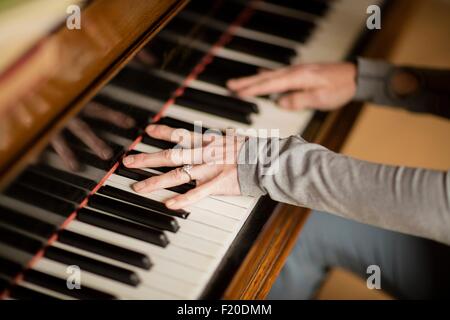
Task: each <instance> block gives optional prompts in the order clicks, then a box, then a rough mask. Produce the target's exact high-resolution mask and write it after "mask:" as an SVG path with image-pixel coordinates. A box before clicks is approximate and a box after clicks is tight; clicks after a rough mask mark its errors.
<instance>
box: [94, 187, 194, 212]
mask: <svg viewBox="0 0 450 320" xmlns="http://www.w3.org/2000/svg"><path fill="white" fill-rule="evenodd" d="M98 193H100V194H104V195H106V196H109V197H111V198H115V199H119V200H123V201H127V202H130V203H132V204H135V205H138V206H142V207H145V208H147V209H149V210H152V211H155V212H158V213H162V214H166V215H169V216H175V217H178V218H183V219H186V218H187V217H188V216H189V212H187V211H186V210H182V209H180V210H172V209H169V208H167V207H166V205H165V204H164V203H161V202H158V201H155V200H152V199H149V198H147V197H143V196H140V195H137V194H134V193H131V192H127V191H124V190H120V189H117V188H114V187H112V186H103V187H101V188H100V189H99V190H98Z"/></svg>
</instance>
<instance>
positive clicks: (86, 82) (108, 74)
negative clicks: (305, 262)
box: [0, 0, 398, 299]
mask: <svg viewBox="0 0 450 320" xmlns="http://www.w3.org/2000/svg"><path fill="white" fill-rule="evenodd" d="M373 2H374V1H356V2H355V1H353V0H335V1H324V0H307V1H301V2H300V1H291V0H283V1H271V0H266V1H257V2H252V3H250V2H249V3H247V2H246V1H237V0H236V1H217V2H214V3H210V4H206V3H205V2H201V1H193V2H191V3H190V4H188V5H187V7H186V8H184V9H183V10H182V11H181V12H180V13H179V14H178V15H176V17H175V18H173V19H172V20H171V21H170V23H169V24H168V25H167V26H165V27H164V28H163V30H162V31H161V32H158V33H157V34H156V35H155V30H159V28H160V27H161V26H162V25H163V24H164V22H165V21H166V18H167V17H170V16H172V15H173V13H174V12H177V10H179V9H180V8H181V6H182V4H181V3H175V1H173V2H171V1H167V2H159V1H154V2H152V1H150V2H145V1H140V2H139V3H138V2H137V5H136V8H132V7H129V6H128V7H127V10H124V9H125V8H124V7H123V4H124V3H125V2H121V1H109V2H107V1H96V2H94V3H92V4H90V5H89V6H88V7H87V8H86V9H85V10H84V12H85V14H86V16H88V17H87V19H88V20H89V19H92V20H90V22H91V23H92V24H93V25H92V26H87V28H88V30H91V29H90V28H91V27H92V28H93V29H95V30H97V32H99V33H98V34H97V35H100V34H101V35H103V34H106V33H108V31H110V35H109V36H107V37H106V38H104V39H103V41H101V39H100V38H102V37H100V38H98V37H97V36H92V34H91V35H89V34H84V35H83V34H81V35H78V36H76V37H75V39H73V40H75V41H80V43H79V45H80V46H81V47H80V48H78V50H82V49H86V50H87V51H88V52H91V55H87V56H86V57H85V59H86V61H84V62H83V64H82V65H75V66H74V67H76V68H77V69H76V70H74V69H69V71H73V72H78V74H77V75H76V76H74V77H70V76H69V77H67V75H65V77H63V78H57V79H51V81H49V82H48V83H46V84H44V85H42V87H41V88H40V89H39V90H37V94H42V93H46V94H47V95H42V96H40V98H41V99H42V100H44V101H45V103H47V104H48V105H49V106H51V108H49V109H51V111H49V112H50V114H45V117H43V118H41V119H40V121H41V122H40V123H39V124H38V125H37V126H36V127H33V130H32V132H29V133H30V135H29V136H27V138H26V139H25V138H24V141H23V143H22V144H21V145H16V146H14V148H7V149H5V150H6V151H7V152H6V151H5V152H4V153H3V151H4V150H2V163H1V169H2V185H3V186H6V187H5V189H4V191H3V193H2V194H0V211H1V215H0V290H1V291H2V292H3V297H4V298H13V299H20V298H62V299H109V298H118V299H195V298H201V297H221V296H223V297H225V298H263V297H264V296H265V295H266V294H267V292H268V290H269V288H270V284H271V283H273V281H274V279H275V277H276V275H277V273H278V272H279V270H280V269H281V267H282V264H283V261H284V259H285V258H286V256H287V254H288V252H289V248H290V247H291V246H292V244H293V243H294V242H295V239H296V236H297V234H298V232H299V230H300V228H301V225H302V223H303V222H304V221H305V219H306V213H305V212H306V211H304V210H302V209H299V208H296V209H295V210H292V208H291V207H289V206H279V205H278V207H277V209H276V210H275V212H273V209H274V207H275V206H276V204H275V203H274V202H272V201H270V200H269V199H267V198H261V199H255V198H251V197H221V196H212V197H208V198H206V199H204V200H202V201H200V202H198V203H197V204H195V205H193V206H191V207H189V208H185V210H170V209H167V208H166V207H165V206H164V204H163V203H162V202H163V201H164V200H165V199H167V198H168V197H171V196H173V195H175V194H179V193H183V192H186V191H187V190H190V189H191V188H193V185H192V184H184V185H181V186H178V187H174V188H169V189H164V190H159V191H155V192H152V193H150V194H147V195H145V196H143V195H139V194H136V193H135V192H134V191H133V190H132V189H131V188H130V185H131V184H132V183H133V182H135V181H139V180H142V179H145V178H147V177H150V176H153V175H157V174H160V173H161V172H166V171H167V170H169V169H168V168H157V169H141V170H136V169H127V168H124V167H123V166H121V165H120V159H121V158H122V156H123V155H124V154H125V153H134V152H154V151H157V150H160V149H165V148H171V147H172V146H173V145H172V144H170V143H167V142H163V141H159V140H155V139H151V138H149V137H146V136H145V135H144V134H143V129H144V128H145V126H146V125H147V124H148V123H149V122H151V121H153V122H156V123H162V124H167V125H170V126H172V127H179V128H186V129H189V130H192V128H193V123H194V121H201V122H202V124H203V126H204V127H206V128H214V129H220V130H223V129H226V128H229V127H233V128H243V129H250V128H253V129H260V128H261V129H279V130H280V133H281V135H282V136H287V135H290V134H297V133H303V134H304V135H306V137H307V138H309V139H310V140H316V141H318V142H324V143H325V144H328V145H330V144H329V143H328V142H329V141H328V140H327V139H328V138H329V135H327V134H324V132H325V131H324V129H323V128H325V129H328V130H334V129H335V127H334V125H335V124H336V123H337V122H336V119H338V117H337V116H332V117H331V119H332V120H333V121H331V120H327V121H325V125H324V126H321V127H320V130H319V132H318V134H317V132H316V130H315V124H316V123H317V119H319V120H320V119H321V118H323V116H320V115H314V114H313V113H312V112H309V111H303V112H298V113H291V112H286V111H282V110H280V109H278V108H277V107H276V104H275V103H274V102H273V101H272V100H271V99H269V98H267V97H265V98H256V99H248V100H246V101H243V100H239V99H237V98H236V97H234V96H232V95H230V94H229V92H228V91H227V90H226V89H225V83H226V81H227V79H229V78H231V77H239V76H244V75H249V74H252V73H254V72H256V71H257V70H258V69H259V68H269V69H272V68H277V67H281V66H284V65H286V64H289V63H291V62H294V61H301V62H310V61H336V60H341V59H344V58H345V57H346V56H347V55H348V54H349V53H350V52H351V50H352V48H353V46H354V44H355V43H356V41H357V40H358V38H359V36H360V35H361V34H362V33H363V30H364V26H365V17H366V16H365V8H366V7H367V5H368V4H373ZM156 3H159V4H156ZM163 3H164V4H163ZM380 3H381V1H380ZM102 6H104V8H107V9H108V10H106V11H105V12H102V13H101V12H100V10H101V9H102ZM397 10H398V9H397ZM124 12H127V14H124ZM119 13H120V14H119ZM97 15H98V17H100V19H98V23H96V22H94V21H95V19H94V17H96V16H97ZM119 16H120V19H119ZM117 19H119V20H117ZM112 21H114V22H115V23H117V22H118V21H119V23H118V25H114V26H113V25H112V24H111V22H112ZM144 21H145V22H144ZM149 21H150V22H149ZM97 28H100V29H97ZM111 28H112V29H111ZM99 30H101V31H99ZM66 33H67V32H66V31H59V32H57V35H56V36H55V40H54V41H58V39H59V40H60V41H64V40H65V39H66V37H68V38H70V37H71V34H70V33H69V34H67V35H66ZM154 35H155V37H154V39H152V40H151V41H150V42H149V43H148V44H146V42H148V40H150V38H152V37H153V36H154ZM78 37H79V38H78ZM61 39H62V40H61ZM105 39H107V40H105ZM86 41H87V42H86ZM92 41H93V43H92ZM74 45H75V44H74ZM91 45H92V46H94V47H96V48H95V49H94V50H90V49H89V46H91ZM91 49H92V48H91ZM141 49H142V50H141ZM77 52H80V51H77ZM138 52H139V53H138ZM136 53H137V57H136V59H134V60H133V61H132V62H131V63H129V64H127V65H125V63H127V62H128V61H129V60H131V58H132V57H133V56H134V55H135V54H136ZM72 58H73V54H72V55H70V56H69V58H68V62H67V63H69V62H70V61H71V59H72ZM95 64H98V65H95ZM66 66H68V65H67V64H66ZM120 69H121V70H120ZM119 70H120V72H118V71H119ZM117 72H118V74H117V75H115V76H114V77H113V75H114V74H115V73H117ZM71 76H73V74H72V75H71ZM55 77H57V75H55ZM111 78H112V80H111V81H110V83H108V84H107V85H106V86H104V87H103V85H104V84H106V82H107V81H108V80H110V79H111ZM58 81H60V82H59V83H58ZM55 84H56V86H55ZM68 85H70V86H71V88H69V87H67V86H68ZM54 88H60V89H61V88H64V89H67V91H58V92H53V91H52V89H54ZM48 90H50V92H49V91H48ZM95 94H96V96H95V97H93V96H94V95H95ZM35 97H36V95H35ZM92 97H93V99H92V101H91V102H89V103H87V102H88V101H89V100H91V98H92ZM42 100H41V101H42ZM86 103H87V105H86V106H85V107H84V108H83V109H82V110H81V112H79V113H78V114H77V112H78V111H79V110H80V109H81V106H83V105H85V104H86ZM58 117H59V118H58ZM57 118H58V121H56V119H57ZM328 119H330V117H329V118H328ZM339 119H340V118H339ZM50 120H52V121H50ZM67 122H68V124H67ZM342 123H344V122H340V124H342ZM64 124H67V126H66V127H65V128H64V129H63V130H62V131H61V133H60V134H59V135H58V136H56V137H55V135H54V134H53V133H54V132H56V130H57V129H58V128H62V127H63V125H64ZM44 127H45V130H44ZM80 128H81V129H80ZM345 130H348V127H347V128H346V129H345ZM345 130H343V132H342V133H343V135H345ZM44 131H45V132H44ZM38 132H39V135H37V133H38ZM17 137H25V136H24V133H23V132H21V133H19V134H18V135H17ZM50 139H53V140H52V141H53V143H52V145H53V148H52V147H50V146H49V147H45V146H46V144H47V143H48V141H49V140H50ZM55 139H56V140H55ZM340 139H342V138H340ZM36 140H39V141H38V143H37V145H36V146H35V147H34V148H33V153H34V154H37V152H38V151H42V152H41V153H40V155H39V157H38V160H37V161H34V162H33V163H31V164H30V158H29V154H30V153H25V152H24V149H23V146H25V145H26V143H27V144H30V141H36ZM55 141H56V142H55ZM334 141H337V139H335V140H334ZM334 146H335V147H336V146H337V145H336V144H335V145H334ZM8 154H10V156H9V157H6V155H8ZM20 154H21V156H20V158H21V159H23V160H27V162H28V166H27V167H26V168H25V169H24V170H23V172H21V173H20V174H17V173H18V171H19V169H21V168H23V166H24V164H25V163H26V162H25V161H19V165H15V164H14V163H13V161H14V160H15V159H16V158H18V157H19V155H20ZM3 155H5V158H3ZM71 161H72V162H73V161H76V165H74V163H71ZM68 166H69V167H72V168H73V167H78V170H77V171H71V170H69V169H68ZM10 180H13V182H12V183H9V184H8V185H6V182H8V181H10ZM269 217H270V219H269ZM268 219H269V220H268ZM267 220H268V221H267ZM266 222H267V223H266ZM264 224H265V226H264ZM263 226H264V228H263ZM255 239H256V242H255ZM254 243H255V244H254ZM245 257H246V258H245ZM244 258H245V260H244ZM71 265H77V266H79V267H80V268H81V270H82V284H81V285H82V289H80V290H68V289H67V286H66V279H67V276H68V274H67V268H68V266H71ZM239 267H240V269H239ZM238 269H239V270H238Z"/></svg>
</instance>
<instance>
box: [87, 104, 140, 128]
mask: <svg viewBox="0 0 450 320" xmlns="http://www.w3.org/2000/svg"><path fill="white" fill-rule="evenodd" d="M83 114H84V115H86V116H88V117H90V118H94V119H100V120H104V121H107V122H110V123H112V124H114V125H116V126H117V127H119V128H125V129H129V128H132V127H134V126H135V125H136V121H134V119H133V118H132V117H129V116H127V115H126V114H124V113H122V112H119V111H116V110H113V109H111V108H108V107H106V106H104V105H102V104H100V103H97V102H89V104H88V105H87V106H86V108H85V109H84V110H83Z"/></svg>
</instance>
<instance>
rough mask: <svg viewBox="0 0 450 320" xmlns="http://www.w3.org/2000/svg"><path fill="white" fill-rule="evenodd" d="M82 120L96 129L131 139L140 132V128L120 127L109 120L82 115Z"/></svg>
mask: <svg viewBox="0 0 450 320" xmlns="http://www.w3.org/2000/svg"><path fill="white" fill-rule="evenodd" d="M83 121H85V122H86V123H87V124H89V125H90V126H91V127H92V128H96V130H103V131H106V132H109V133H112V134H115V135H118V136H120V137H123V138H126V139H129V140H132V141H133V140H134V139H136V138H137V137H138V136H139V135H140V134H141V133H142V129H140V128H138V127H133V128H129V129H125V128H120V127H117V126H116V125H114V124H112V123H110V122H106V121H102V120H99V119H92V118H88V117H83ZM103 140H105V139H103Z"/></svg>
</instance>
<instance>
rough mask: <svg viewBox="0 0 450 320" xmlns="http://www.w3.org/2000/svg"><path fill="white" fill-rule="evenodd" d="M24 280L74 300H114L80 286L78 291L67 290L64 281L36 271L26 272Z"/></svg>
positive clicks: (106, 295) (107, 294)
mask: <svg viewBox="0 0 450 320" xmlns="http://www.w3.org/2000/svg"><path fill="white" fill-rule="evenodd" d="M24 280H25V281H27V282H29V283H32V284H35V285H37V286H41V287H43V288H47V289H50V290H52V291H55V292H59V293H62V294H64V295H66V296H69V297H73V298H76V299H84V300H110V299H116V297H115V296H113V295H111V294H109V293H105V292H102V291H99V290H97V289H93V288H90V287H87V286H85V285H81V288H80V289H72V290H71V289H69V288H68V287H67V283H66V281H65V280H63V279H60V278H57V277H54V276H51V275H48V274H45V273H43V272H40V271H37V270H27V272H26V273H25V276H24Z"/></svg>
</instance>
